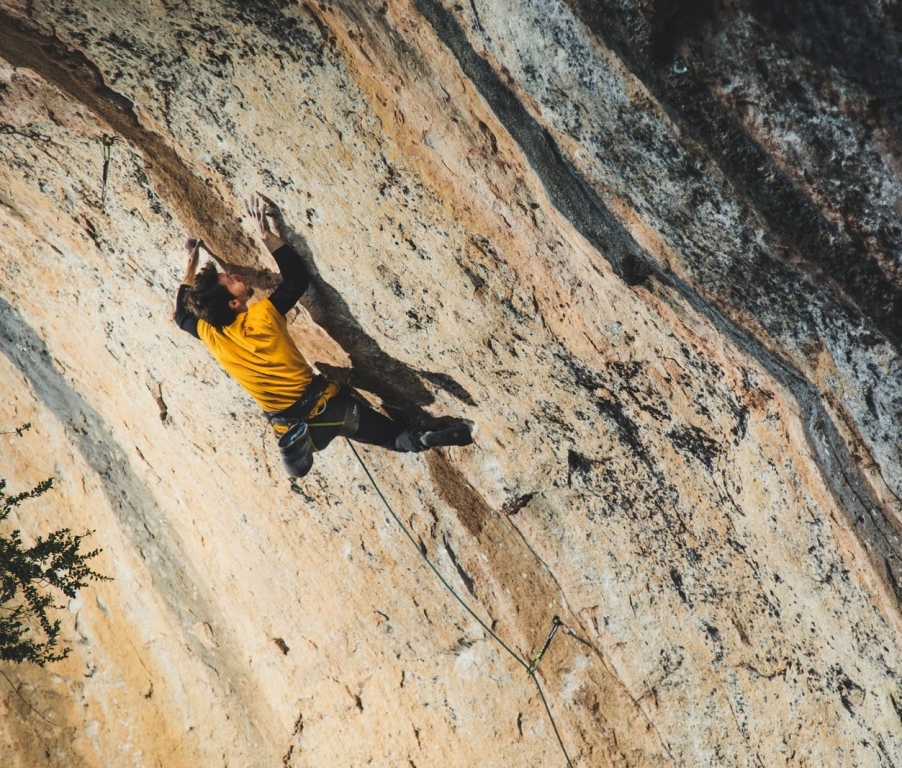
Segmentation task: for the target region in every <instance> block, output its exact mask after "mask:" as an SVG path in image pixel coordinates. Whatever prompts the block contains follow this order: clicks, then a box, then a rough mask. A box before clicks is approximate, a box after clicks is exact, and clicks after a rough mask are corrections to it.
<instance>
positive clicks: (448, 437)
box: [420, 424, 473, 448]
mask: <svg viewBox="0 0 902 768" xmlns="http://www.w3.org/2000/svg"><path fill="white" fill-rule="evenodd" d="M472 442H473V434H472V427H471V426H470V425H469V424H455V425H454V426H451V427H442V428H441V429H434V430H432V431H431V432H427V433H426V434H424V435H421V436H420V443H422V445H423V446H424V447H425V448H438V447H440V446H443V445H470V444H471V443H472Z"/></svg>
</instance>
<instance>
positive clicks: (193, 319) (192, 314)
mask: <svg viewBox="0 0 902 768" xmlns="http://www.w3.org/2000/svg"><path fill="white" fill-rule="evenodd" d="M247 212H248V214H249V215H250V217H251V218H252V219H253V221H254V222H255V224H256V226H257V230H258V232H259V234H260V237H261V238H262V239H263V244H264V245H265V246H266V248H267V249H268V250H269V252H270V253H271V254H272V256H273V258H274V259H275V261H276V264H277V265H278V267H279V272H280V273H281V276H282V282H281V283H280V285H279V286H278V287H277V288H276V289H275V290H274V291H273V292H272V293H271V294H270V295H269V297H268V298H266V299H263V300H260V301H255V302H251V297H252V296H253V295H254V289H253V288H252V287H250V286H248V285H246V284H245V283H244V282H243V281H242V280H241V278H240V277H239V276H238V275H230V274H225V273H222V272H219V271H218V270H217V267H216V263H215V262H214V261H209V262H208V263H207V264H205V265H204V266H203V268H202V269H201V270H200V271H198V269H197V266H198V261H199V257H200V249H201V247H202V246H203V245H204V243H203V241H202V240H200V239H197V238H193V237H191V238H188V240H187V241H186V243H185V248H186V250H188V252H189V253H188V265H187V268H186V270H185V276H184V278H183V280H182V284H181V285H180V286H179V290H178V296H177V298H176V306H175V316H174V319H175V322H176V324H177V325H178V326H179V328H181V329H182V330H183V331H186V332H187V333H190V334H191V335H192V336H195V337H197V338H199V339H200V340H201V341H203V343H204V344H205V345H206V346H207V348H208V349H209V350H210V352H212V353H213V356H214V357H215V358H216V359H217V360H218V361H219V363H220V364H221V365H222V367H223V368H225V369H226V371H227V372H228V373H229V374H230V375H231V376H232V377H233V378H234V379H236V380H237V381H238V383H239V384H241V385H242V386H243V387H244V388H245V389H246V390H247V392H248V393H249V394H250V395H251V397H253V398H254V400H256V401H257V404H258V405H259V406H260V407H261V408H262V409H263V411H264V413H265V414H266V416H267V418H268V419H269V421H270V423H271V424H272V425H273V429H274V430H275V432H276V434H277V435H279V449H280V451H281V453H282V459H283V463H284V464H285V468H286V470H287V471H288V473H289V475H290V476H292V477H301V476H303V475H304V474H306V473H307V472H308V471H309V470H310V467H311V466H312V463H313V459H312V453H313V452H314V451H321V450H323V449H324V448H325V447H326V446H327V445H329V443H330V442H332V440H334V439H335V438H336V437H339V436H342V435H343V436H346V437H349V438H350V439H352V440H356V441H358V442H361V443H369V444H371V445H377V446H381V447H383V448H388V449H390V450H395V451H423V450H425V449H427V448H433V447H438V446H450V445H469V444H470V443H472V442H473V439H472V436H471V429H470V426H469V423H468V422H460V423H458V424H455V425H453V426H450V427H443V428H440V429H435V430H424V429H422V428H419V427H415V426H410V425H406V424H402V423H399V422H397V421H394V420H392V419H390V418H389V417H387V416H384V415H383V414H381V413H379V412H378V411H376V410H375V409H374V408H372V407H371V406H370V405H369V404H368V403H367V402H366V400H365V399H364V398H363V397H362V396H361V395H360V394H359V393H357V392H355V391H354V390H353V389H351V388H350V387H347V386H340V385H338V384H336V383H335V382H331V381H328V380H327V379H326V378H325V377H324V376H322V375H320V374H317V373H315V372H314V370H313V368H312V367H311V366H310V364H309V363H308V362H307V361H306V359H305V358H304V356H303V355H302V354H301V352H300V351H299V350H298V348H297V346H296V344H295V342H294V339H293V338H292V337H291V335H290V334H289V332H288V322H287V320H286V317H285V316H286V314H287V313H288V310H289V309H291V308H292V307H293V306H294V305H295V304H296V303H297V301H298V299H300V297H301V296H302V295H303V293H304V292H305V291H306V290H307V287H308V286H309V284H310V276H309V274H308V273H307V270H306V268H305V267H304V264H303V262H302V261H301V258H300V256H299V255H298V254H297V252H296V251H295V250H294V249H293V248H292V247H291V246H290V245H288V244H287V243H286V242H285V241H284V240H282V239H281V238H280V237H278V236H277V235H276V234H275V233H273V232H272V230H271V229H270V226H269V222H268V220H267V209H266V202H265V201H264V200H263V199H262V198H261V197H259V196H258V195H254V196H253V197H251V199H250V200H248V202H247Z"/></svg>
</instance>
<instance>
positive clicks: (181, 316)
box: [173, 237, 203, 338]
mask: <svg viewBox="0 0 902 768" xmlns="http://www.w3.org/2000/svg"><path fill="white" fill-rule="evenodd" d="M202 245H203V240H198V239H197V238H194V237H189V238H188V239H187V240H186V241H185V248H186V249H187V250H188V265H187V266H186V267H185V276H184V277H183V278H182V284H181V285H180V286H179V292H178V294H177V295H176V297H175V315H174V316H173V319H174V320H175V324H176V325H177V326H178V327H179V328H181V329H182V330H183V331H185V332H186V333H190V334H191V335H192V336H198V334H197V317H196V316H195V315H194V314H193V313H192V312H191V311H190V310H189V309H188V307H187V306H185V293H187V291H188V289H189V288H190V287H191V286H192V285H194V277H195V275H196V274H197V262H198V261H199V259H200V247H201V246H202ZM198 338H200V337H199V336H198Z"/></svg>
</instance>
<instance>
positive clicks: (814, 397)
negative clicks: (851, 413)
mask: <svg viewBox="0 0 902 768" xmlns="http://www.w3.org/2000/svg"><path fill="white" fill-rule="evenodd" d="M574 2H575V3H576V5H577V9H578V11H579V13H580V14H581V16H582V17H583V18H584V20H586V19H588V21H587V23H589V25H590V27H591V28H592V29H593V30H594V31H595V32H596V34H599V36H602V37H603V38H604V39H605V40H608V37H610V36H607V37H605V36H603V35H602V34H601V31H600V30H602V29H603V28H604V27H605V25H606V24H607V17H606V16H604V17H603V13H602V8H601V6H594V5H590V4H589V3H588V0H574ZM416 7H417V10H418V11H419V12H420V13H421V14H422V15H423V16H424V18H425V19H426V20H427V21H428V22H429V23H430V24H431V25H432V27H433V29H434V30H435V32H436V33H437V35H438V36H439V38H440V39H441V40H442V41H443V42H444V43H445V45H446V46H448V48H449V49H450V50H451V51H452V53H453V54H454V56H455V57H456V58H457V61H458V63H459V64H460V66H461V69H462V70H463V72H464V73H465V74H466V76H467V77H468V78H469V79H470V80H471V81H472V82H473V84H474V85H475V86H476V87H477V88H478V90H479V91H480V93H481V94H482V96H483V98H485V99H486V101H487V103H488V104H489V106H490V107H491V108H492V110H493V111H494V112H495V115H496V116H497V117H498V119H499V120H500V121H501V123H502V124H503V125H504V126H505V128H506V129H507V130H508V132H509V133H510V135H511V137H512V138H513V139H514V140H515V141H516V142H517V144H518V145H519V146H520V148H521V150H522V151H523V153H524V154H525V156H526V157H527V159H528V160H529V162H530V164H531V165H532V167H533V169H534V170H535V172H536V173H537V174H538V176H539V178H540V179H541V180H542V183H543V185H544V186H545V189H546V190H547V192H548V195H549V198H550V199H551V201H552V203H553V204H554V205H555V207H557V208H558V210H560V211H561V212H562V213H563V214H564V215H565V216H566V217H567V218H568V219H569V220H570V221H571V222H572V224H573V225H574V226H575V228H576V229H577V230H578V231H579V232H580V233H581V234H582V235H583V236H584V237H585V238H586V239H587V240H588V241H589V242H590V243H591V244H592V245H593V247H594V248H596V250H597V251H598V252H599V253H600V254H603V256H604V258H606V259H607V260H608V261H609V263H610V265H611V267H612V269H613V271H614V273H615V274H617V275H618V276H620V277H622V278H623V277H625V269H624V265H625V264H628V265H629V270H628V271H629V272H634V271H635V270H636V269H637V268H639V267H641V269H642V270H643V271H647V274H648V275H649V276H650V277H653V278H654V279H656V280H657V281H659V282H660V283H662V284H663V285H665V286H667V287H669V288H670V289H671V290H673V291H675V292H676V293H677V294H678V295H679V296H680V297H681V298H682V299H683V300H684V301H686V302H687V303H688V304H689V305H690V306H691V307H692V308H693V309H694V310H695V311H696V312H697V313H698V314H700V315H701V316H702V317H704V318H705V319H706V320H708V321H709V322H710V323H711V324H712V325H714V326H715V327H716V328H717V329H718V330H719V331H720V332H721V333H722V334H723V335H724V337H725V338H726V339H727V340H728V341H730V342H732V343H733V344H735V345H736V346H737V347H738V348H740V349H741V350H743V351H744V352H745V353H746V354H747V355H749V356H750V357H751V358H753V359H754V360H755V361H757V362H758V363H759V364H760V365H762V366H763V367H764V368H765V369H766V370H767V371H768V373H769V374H770V375H771V376H773V377H774V378H775V379H777V380H778V381H780V382H781V383H782V384H783V385H784V386H786V387H787V389H788V390H789V391H790V392H791V393H792V394H793V396H794V397H795V399H796V401H797V402H798V404H799V407H800V409H801V411H802V414H803V422H804V426H805V430H806V434H807V437H808V440H809V442H810V443H811V445H812V447H813V449H814V452H815V455H816V456H817V458H818V461H819V463H820V466H821V468H822V471H823V478H824V481H825V482H826V483H827V484H828V486H830V487H831V488H832V490H833V492H834V494H835V495H836V497H837V499H838V501H839V503H840V505H841V506H842V507H843V508H844V509H845V511H846V514H847V515H848V517H849V519H850V520H852V521H853V522H854V523H855V525H856V528H857V531H858V533H859V535H860V536H861V537H862V538H863V539H864V540H865V541H867V542H869V543H870V545H871V546H872V547H873V549H874V552H875V554H874V562H875V564H876V565H878V566H880V565H883V564H884V563H886V564H888V565H887V568H888V572H886V573H884V577H885V579H886V580H887V581H888V582H892V581H893V580H896V581H898V582H902V542H900V538H899V534H898V532H897V531H896V530H895V529H894V527H893V524H892V523H891V521H890V520H889V519H888V518H887V517H886V515H885V514H884V512H883V510H882V509H881V507H880V505H879V504H878V503H877V502H876V501H875V500H874V499H873V498H872V497H871V496H870V494H869V491H868V489H867V486H866V484H865V483H864V481H863V479H862V478H861V476H860V474H859V472H858V469H857V467H856V465H855V463H854V461H853V460H852V458H851V456H850V454H849V451H848V449H847V448H846V445H845V443H844V442H843V440H842V439H841V437H840V435H839V432H838V431H837V429H836V426H835V425H834V424H833V422H832V421H831V420H830V418H829V416H828V414H827V412H826V410H825V408H824V406H823V404H822V402H821V400H820V396H819V393H818V391H817V389H816V388H815V387H814V386H813V385H812V384H811V383H810V382H809V381H807V380H806V379H805V378H804V377H802V376H801V375H800V374H799V373H798V371H797V370H796V369H795V368H794V367H793V366H792V365H791V364H790V363H789V362H788V361H786V360H784V359H782V358H780V357H778V355H777V354H776V353H774V352H772V351H770V350H769V349H767V348H766V347H765V346H764V345H763V344H762V343H761V342H759V341H758V340H757V339H756V338H754V337H753V336H752V335H751V334H750V333H749V332H748V331H746V330H745V329H743V328H741V327H739V326H737V325H736V324H735V323H733V322H732V321H731V320H729V319H728V318H727V317H726V316H724V314H723V313H722V312H721V311H720V310H719V309H717V308H716V307H715V306H713V305H712V304H711V303H709V301H707V300H706V299H704V298H702V296H701V295H699V293H698V292H697V291H696V290H695V289H694V288H692V287H691V286H690V285H689V284H687V283H686V282H685V281H683V280H681V279H680V278H678V277H676V276H675V275H673V274H672V273H669V272H665V271H664V270H663V269H662V268H661V267H659V266H658V265H657V264H656V263H654V262H653V261H652V260H651V259H650V258H649V257H648V256H647V255H646V254H645V253H644V252H643V251H642V250H641V249H640V247H639V246H638V244H637V243H636V242H635V241H634V240H633V239H632V237H631V236H630V234H629V233H628V232H627V231H626V230H625V229H624V228H623V226H622V225H621V224H620V222H619V221H617V220H616V218H615V217H614V216H613V215H612V214H611V212H610V211H609V210H608V209H607V207H606V206H605V204H604V203H603V202H602V200H601V199H600V198H599V197H598V195H597V193H596V192H595V191H594V189H593V188H592V187H591V186H590V185H589V184H588V183H587V182H586V181H585V180H584V179H583V178H582V177H581V176H580V175H579V173H577V172H576V170H575V169H574V168H573V166H572V165H571V164H570V163H569V162H568V161H567V159H566V158H565V157H564V156H563V155H562V154H561V152H560V151H559V149H558V148H557V146H556V144H555V142H554V139H553V137H552V136H551V135H550V134H549V133H548V132H547V130H545V129H544V128H542V127H541V126H540V125H539V124H538V123H537V122H536V121H535V120H534V119H533V117H532V116H531V115H530V114H529V113H528V112H527V110H526V108H525V107H524V106H523V105H522V104H521V103H520V102H519V101H518V100H517V98H516V97H515V96H514V94H513V93H512V92H511V90H510V89H509V88H508V87H507V86H506V85H505V84H504V82H503V81H502V79H501V76H500V75H499V74H498V73H497V72H495V71H494V70H493V69H492V67H491V65H490V64H489V63H488V62H487V61H486V60H485V59H483V58H482V57H480V56H479V55H478V54H477V53H476V52H475V51H474V50H473V48H472V47H471V46H470V44H469V42H468V40H467V38H466V34H465V33H464V31H463V30H462V29H461V27H460V25H459V24H458V23H457V21H456V19H455V18H454V17H453V15H452V14H451V13H450V12H449V11H448V10H447V9H446V8H444V7H443V6H442V5H441V4H440V3H439V2H437V0H416ZM626 42H627V39H626V38H625V37H623V36H621V38H619V42H618V41H617V40H614V41H611V46H612V47H613V48H614V50H616V51H618V53H622V54H623V55H624V57H625V60H626V61H627V62H628V63H630V62H633V64H634V66H636V67H637V71H638V74H639V75H640V77H641V76H642V75H643V74H644V75H645V77H643V80H644V81H645V82H646V84H648V85H649V87H651V88H652V89H653V92H655V91H656V90H659V89H660V87H661V86H660V84H658V81H657V80H656V79H655V78H652V77H651V76H650V75H649V74H648V73H647V71H646V70H645V67H644V65H642V66H641V67H640V66H639V64H638V63H636V61H635V59H636V57H633V56H628V55H626V54H625V53H623V48H624V46H625V45H626ZM656 84H657V85H656ZM687 87H688V86H687ZM665 96H666V94H665ZM696 97H698V98H699V99H700V103H707V104H710V103H711V102H712V99H711V97H710V94H706V92H705V91H703V90H702V89H700V88H695V89H694V90H693V91H692V92H691V93H687V94H683V95H682V96H681V98H680V99H679V101H680V103H681V104H685V103H687V102H691V101H692V99H694V98H696ZM662 101H663V102H664V103H665V106H666V103H667V102H668V99H667V98H662ZM677 117H679V115H677ZM699 119H701V116H699ZM705 119H708V118H707V117H706V118H705ZM683 124H684V125H685V124H686V123H683ZM690 125H691V124H690ZM726 127H727V128H729V126H726ZM731 131H732V132H730V133H729V135H730V136H734V138H735V139H736V141H737V142H738V143H739V144H741V146H742V147H744V148H746V150H747V151H748V152H752V153H753V154H754V153H755V152H757V155H756V156H759V157H760V161H761V162H762V163H764V164H765V165H766V166H767V167H768V168H771V167H772V166H773V163H772V162H771V161H770V160H769V158H767V157H766V156H765V155H763V153H762V152H761V151H760V149H756V148H755V146H754V145H751V146H750V142H748V140H747V139H746V137H745V134H743V133H742V132H741V131H740V130H738V128H735V127H734V128H732V129H731ZM685 132H686V133H687V134H689V135H693V134H695V133H698V131H695V130H689V129H687V130H686V131H685ZM713 135H717V136H719V137H720V138H719V139H718V141H720V142H721V145H722V146H723V147H729V146H730V145H731V144H732V141H730V140H724V138H723V136H722V135H721V134H719V133H716V134H713ZM711 151H712V153H714V156H715V157H720V152H721V150H718V151H717V153H715V150H714V148H712V150H711ZM724 151H725V150H724ZM728 159H729V158H727V157H725V156H724V157H720V161H721V162H722V163H725V164H727V161H728ZM737 161H738V159H737ZM742 162H747V159H744V160H743V161H742ZM728 176H730V177H731V178H732V176H731V174H730V173H728ZM775 178H777V176H775ZM743 179H746V177H745V176H742V175H740V176H739V177H738V178H737V183H740V182H741V181H742V180H743ZM746 180H748V181H750V182H751V181H753V180H752V179H746ZM744 192H745V194H748V195H750V196H751V197H755V196H756V195H763V196H764V197H768V198H773V200H775V201H778V203H777V206H776V208H775V209H774V210H772V212H771V214H770V215H772V216H773V217H774V222H773V226H774V227H775V229H776V230H777V231H778V232H783V231H784V230H785V232H786V237H787V238H789V240H790V242H795V241H796V238H795V235H793V231H797V232H802V233H804V232H805V231H806V230H805V226H806V225H805V224H804V223H803V221H802V219H800V218H799V217H800V215H801V214H800V211H808V210H809V208H808V207H807V206H808V201H807V200H805V199H801V200H799V197H798V190H796V189H795V188H794V187H792V185H789V187H788V188H787V189H786V190H785V192H783V193H781V194H782V196H781V195H774V194H772V192H771V190H769V189H767V190H764V191H759V192H756V190H755V189H752V188H750V189H747V190H744ZM789 203H792V204H791V205H789ZM762 204H763V203H762ZM781 206H785V209H782V210H780V207H781ZM787 213H788V214H789V220H788V221H784V220H783V217H784V216H785V215H787ZM810 220H811V217H810V216H809V217H808V218H807V219H805V221H810ZM808 226H809V230H808V233H809V234H808V235H805V236H806V237H809V238H810V243H808V242H806V243H804V244H802V247H803V249H804V250H805V251H806V252H808V251H809V249H810V248H816V247H820V245H824V246H829V253H831V254H838V251H837V250H836V248H834V247H833V246H832V240H831V235H832V232H831V231H829V228H827V229H826V230H822V229H819V227H820V226H821V224H820V223H819V222H818V216H817V215H815V216H814V220H813V221H812V223H811V224H810V225H808ZM628 259H629V260H630V261H627V260H628ZM637 265H639V267H637ZM882 327H883V330H884V331H885V332H886V333H887V334H888V335H890V336H891V337H893V338H902V334H899V335H894V330H896V327H895V326H894V325H887V324H886V323H884V324H883V326H882ZM597 407H598V409H599V411H600V412H602V413H603V414H604V415H605V416H607V417H608V418H610V419H611V420H612V421H613V422H614V423H615V424H616V426H617V429H618V431H619V434H620V436H621V438H622V439H623V440H624V442H625V443H626V444H627V445H629V446H630V447H631V449H632V450H633V451H634V452H635V454H636V455H637V456H638V457H639V458H640V459H642V461H643V462H646V463H649V458H648V456H647V454H646V452H645V450H644V448H643V447H642V444H641V442H640V441H639V439H638V433H637V430H636V428H635V426H634V425H633V424H632V422H631V421H630V420H629V418H628V417H627V416H626V415H625V414H624V413H623V411H622V409H621V408H620V407H619V406H618V405H616V404H611V403H607V402H604V401H599V403H597ZM649 468H650V463H649Z"/></svg>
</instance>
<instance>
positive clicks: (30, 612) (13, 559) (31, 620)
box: [0, 478, 109, 666]
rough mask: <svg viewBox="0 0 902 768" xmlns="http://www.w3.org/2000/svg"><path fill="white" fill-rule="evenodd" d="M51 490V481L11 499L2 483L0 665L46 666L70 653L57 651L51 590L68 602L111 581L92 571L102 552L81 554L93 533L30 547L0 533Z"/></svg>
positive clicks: (62, 535)
mask: <svg viewBox="0 0 902 768" xmlns="http://www.w3.org/2000/svg"><path fill="white" fill-rule="evenodd" d="M52 486H53V479H52V478H50V479H48V480H44V481H43V482H41V483H38V484H37V485H36V486H35V487H34V488H32V489H31V490H29V491H25V492H24V493H20V494H17V495H14V496H8V495H7V494H6V480H0V660H3V661H15V662H17V663H20V662H23V661H33V662H35V663H36V664H39V665H40V666H44V664H46V663H47V662H48V661H59V660H60V659H64V658H66V656H68V655H69V650H70V649H69V648H62V649H58V648H57V643H58V640H59V633H60V622H59V619H56V620H51V618H50V617H49V616H48V612H49V611H51V610H54V609H56V608H57V607H58V606H54V604H53V603H54V594H55V592H54V590H56V591H58V592H62V594H64V595H65V596H66V597H70V598H72V597H75V595H76V593H77V591H78V590H79V589H80V588H81V587H83V586H85V585H86V584H87V582H88V581H90V580H97V581H109V578H108V577H106V576H102V575H101V574H99V573H96V572H94V571H93V570H91V568H90V567H89V566H88V560H90V559H91V558H92V557H95V556H96V555H97V554H99V553H100V551H101V550H99V549H95V550H92V551H90V552H82V551H81V542H82V540H83V539H84V538H85V537H87V536H89V535H90V534H91V533H93V531H90V532H88V533H84V534H82V535H81V536H73V535H72V532H71V531H70V530H69V529H68V528H63V529H61V530H59V531H53V532H52V533H51V534H50V535H49V536H47V537H46V538H44V537H38V540H37V542H36V543H35V544H34V546H32V547H27V548H26V547H25V546H24V545H23V543H22V537H21V534H20V531H18V530H14V531H12V533H6V532H5V531H3V529H2V528H3V524H4V523H5V522H6V520H7V518H8V517H9V515H10V512H12V510H13V509H15V508H16V507H18V506H19V505H20V504H21V503H22V502H24V501H27V500H29V499H36V498H37V497H38V496H41V495H43V494H45V493H46V492H47V491H49V490H50V488H51V487H52Z"/></svg>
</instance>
